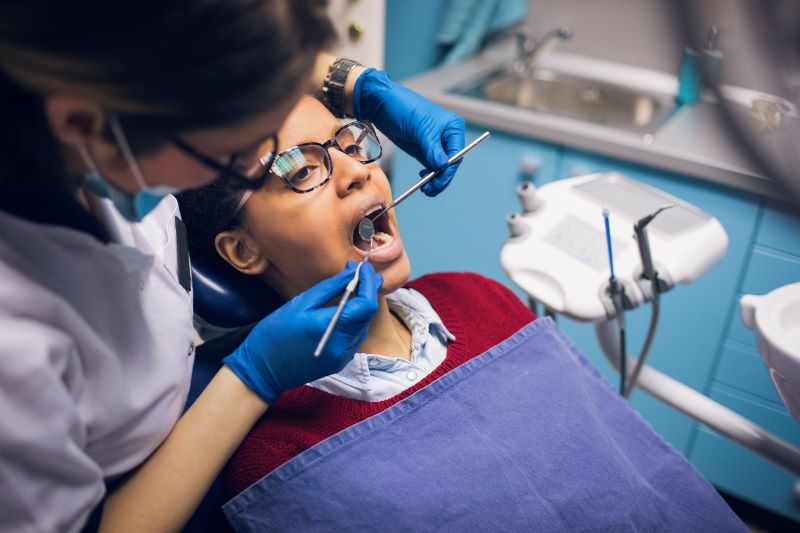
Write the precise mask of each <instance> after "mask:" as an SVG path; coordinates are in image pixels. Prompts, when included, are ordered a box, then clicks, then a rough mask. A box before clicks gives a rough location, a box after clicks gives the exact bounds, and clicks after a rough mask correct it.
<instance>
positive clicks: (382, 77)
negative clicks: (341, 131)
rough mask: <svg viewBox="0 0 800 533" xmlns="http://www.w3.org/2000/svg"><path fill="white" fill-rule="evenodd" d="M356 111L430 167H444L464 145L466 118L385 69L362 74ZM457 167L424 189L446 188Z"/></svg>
mask: <svg viewBox="0 0 800 533" xmlns="http://www.w3.org/2000/svg"><path fill="white" fill-rule="evenodd" d="M353 111H354V112H355V115H356V118H359V119H367V120H370V121H371V122H372V123H374V124H375V125H376V126H377V127H378V129H380V130H381V131H382V132H384V133H385V134H386V135H387V136H388V137H389V138H390V139H391V140H392V141H393V142H394V143H395V144H396V145H397V146H399V147H400V149H401V150H403V151H405V152H408V153H409V154H411V155H412V156H414V158H416V159H417V161H419V162H420V163H422V165H423V166H425V167H426V168H428V169H430V170H436V169H439V168H441V167H443V166H444V165H446V164H447V160H448V159H449V158H450V157H451V156H453V155H454V154H455V153H456V152H458V151H459V150H461V149H462V148H464V119H462V118H461V117H459V116H458V115H455V114H453V113H451V112H450V111H448V110H446V109H444V108H443V107H440V106H438V105H436V104H434V103H433V102H431V101H430V100H427V99H425V98H423V97H422V96H420V95H418V94H417V93H415V92H414V91H412V90H411V89H408V88H406V87H403V86H402V85H400V84H398V83H395V82H393V81H392V80H390V79H389V76H388V75H387V74H386V73H385V72H383V71H380V70H375V69H367V70H366V71H364V72H363V73H362V74H361V75H360V76H359V77H358V79H357V80H356V84H355V89H354V92H353ZM457 168H458V164H455V165H453V166H451V167H450V168H448V169H446V170H445V171H444V172H442V173H441V175H439V176H436V177H435V178H433V179H432V180H431V181H429V182H428V183H426V184H425V186H423V187H422V192H424V193H425V194H427V195H428V196H436V195H437V194H439V193H440V192H442V191H443V190H444V189H445V187H447V185H449V184H450V181H451V180H452V179H453V176H454V175H455V173H456V169H457ZM425 173H426V174H427V172H425Z"/></svg>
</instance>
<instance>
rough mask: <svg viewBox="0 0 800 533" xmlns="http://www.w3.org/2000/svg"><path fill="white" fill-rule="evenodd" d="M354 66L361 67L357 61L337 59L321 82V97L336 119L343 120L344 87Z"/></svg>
mask: <svg viewBox="0 0 800 533" xmlns="http://www.w3.org/2000/svg"><path fill="white" fill-rule="evenodd" d="M355 66H362V65H361V63H359V62H358V61H353V60H352V59H347V58H346V57H340V58H337V59H336V61H334V62H333V63H332V64H331V66H330V67H328V75H327V76H325V80H324V81H323V82H322V97H323V99H324V100H325V102H326V103H327V106H328V109H330V110H331V113H333V114H334V115H335V116H337V117H343V118H345V112H344V85H345V82H346V81H347V76H348V75H349V74H350V71H351V70H353V67H355Z"/></svg>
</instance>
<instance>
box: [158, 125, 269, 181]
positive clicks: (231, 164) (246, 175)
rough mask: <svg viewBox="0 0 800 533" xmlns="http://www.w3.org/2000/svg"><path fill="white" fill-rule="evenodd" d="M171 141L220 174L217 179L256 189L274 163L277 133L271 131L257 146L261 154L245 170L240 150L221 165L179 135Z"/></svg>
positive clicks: (265, 178) (264, 179)
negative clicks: (225, 163) (226, 162)
mask: <svg viewBox="0 0 800 533" xmlns="http://www.w3.org/2000/svg"><path fill="white" fill-rule="evenodd" d="M172 142H173V144H175V146H177V147H178V148H180V149H181V151H183V153H185V154H186V155H188V156H190V157H192V158H193V159H195V160H197V161H199V162H200V163H202V164H204V165H205V166H207V167H208V168H210V169H212V170H214V171H216V172H218V173H219V174H220V175H219V177H218V178H217V179H220V180H225V182H226V183H228V184H229V185H231V186H232V187H234V188H246V189H258V188H259V187H261V186H262V185H264V182H265V181H266V180H267V177H268V176H269V174H270V172H271V171H272V166H273V164H274V163H275V160H276V154H275V152H276V150H277V149H278V134H277V133H273V134H272V135H271V136H270V137H269V138H268V139H267V140H266V141H265V142H264V143H263V144H261V145H260V146H259V150H260V152H261V153H262V154H263V155H262V156H260V157H259V158H258V161H257V162H255V163H253V164H251V165H250V166H249V167H245V169H246V170H243V169H242V165H243V164H245V165H246V164H247V162H244V163H243V161H242V153H241V152H237V153H233V154H231V156H230V158H229V159H228V164H227V165H223V164H222V163H220V162H219V161H217V160H216V159H214V158H213V157H209V156H207V155H205V154H203V153H201V152H200V151H199V150H197V149H195V148H194V147H193V146H191V145H190V144H188V143H187V142H186V141H184V140H183V139H181V138H180V137H177V136H175V137H172Z"/></svg>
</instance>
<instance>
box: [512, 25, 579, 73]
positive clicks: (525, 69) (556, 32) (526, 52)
mask: <svg viewBox="0 0 800 533" xmlns="http://www.w3.org/2000/svg"><path fill="white" fill-rule="evenodd" d="M570 37H572V31H571V30H569V29H567V28H555V29H553V30H550V31H549V32H547V33H546V34H545V36H544V37H542V38H541V39H539V40H538V41H535V40H534V39H533V38H531V36H530V35H529V34H528V33H527V32H525V31H520V32H517V58H516V59H515V60H514V62H513V63H512V68H513V69H514V71H515V72H517V73H518V74H529V73H530V72H531V70H533V67H534V66H535V65H536V63H537V62H538V61H539V58H541V57H542V56H543V55H545V54H546V53H548V52H549V51H550V50H552V49H553V48H555V47H556V46H557V45H558V44H559V43H560V42H561V41H566V40H567V39H569V38H570Z"/></svg>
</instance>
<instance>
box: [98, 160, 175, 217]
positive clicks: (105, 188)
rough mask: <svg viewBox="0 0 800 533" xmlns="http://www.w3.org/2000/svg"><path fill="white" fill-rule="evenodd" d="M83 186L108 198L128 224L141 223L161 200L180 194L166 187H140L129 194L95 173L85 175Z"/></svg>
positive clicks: (172, 188)
mask: <svg viewBox="0 0 800 533" xmlns="http://www.w3.org/2000/svg"><path fill="white" fill-rule="evenodd" d="M85 177H86V182H85V183H84V186H85V187H86V188H87V189H88V190H89V191H91V192H92V193H94V194H95V195H97V196H100V197H102V198H108V199H109V200H111V203H112V204H114V207H116V208H117V211H119V214H120V215H122V217H123V218H125V220H127V221H128V222H141V220H142V219H143V218H144V217H145V216H147V214H148V213H150V212H151V211H152V210H153V209H155V208H156V207H158V204H159V203H161V200H163V199H164V197H165V196H168V195H170V194H176V193H179V192H180V189H176V188H175V187H170V186H168V185H156V186H153V187H141V188H140V189H139V190H138V191H137V192H136V193H135V194H130V193H127V192H125V191H123V190H122V189H120V188H119V187H117V186H116V185H114V184H113V183H111V182H109V181H108V180H106V179H105V178H103V177H102V176H101V175H100V174H98V173H97V172H93V171H89V172H87V173H86V175H85Z"/></svg>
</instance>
